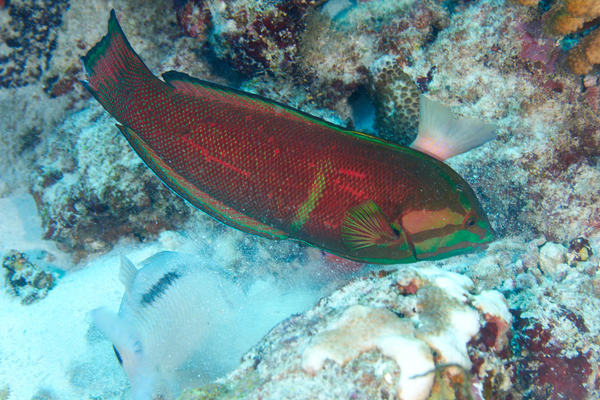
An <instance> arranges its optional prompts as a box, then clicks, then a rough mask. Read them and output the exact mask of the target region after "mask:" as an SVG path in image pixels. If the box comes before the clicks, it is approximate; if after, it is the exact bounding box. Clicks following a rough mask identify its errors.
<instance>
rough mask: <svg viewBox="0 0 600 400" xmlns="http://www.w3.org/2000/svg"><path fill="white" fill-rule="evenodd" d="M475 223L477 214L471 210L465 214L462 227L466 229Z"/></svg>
mask: <svg viewBox="0 0 600 400" xmlns="http://www.w3.org/2000/svg"><path fill="white" fill-rule="evenodd" d="M476 223H477V215H476V214H475V213H474V212H473V211H471V212H470V213H468V214H467V215H465V218H464V219H463V223H462V226H463V228H464V229H467V228H470V227H472V226H474V225H475V224H476Z"/></svg>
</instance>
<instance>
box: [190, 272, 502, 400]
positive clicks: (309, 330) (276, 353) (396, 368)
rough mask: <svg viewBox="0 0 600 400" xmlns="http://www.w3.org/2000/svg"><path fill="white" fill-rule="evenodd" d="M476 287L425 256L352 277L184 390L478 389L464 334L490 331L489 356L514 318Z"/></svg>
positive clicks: (354, 393)
mask: <svg viewBox="0 0 600 400" xmlns="http://www.w3.org/2000/svg"><path fill="white" fill-rule="evenodd" d="M472 289H473V284H472V282H471V280H470V279H469V278H467V277H465V276H462V275H459V274H455V273H452V272H445V271H442V270H440V269H439V268H436V267H433V266H432V265H431V264H429V266H424V267H423V268H420V269H419V268H414V267H406V268H402V269H401V270H399V271H396V272H386V271H382V272H381V273H378V274H373V276H371V277H369V278H363V279H357V280H355V281H353V282H351V283H349V284H348V285H346V286H345V287H343V288H341V289H340V290H338V291H336V292H334V293H333V294H332V295H330V296H328V297H326V298H324V299H322V300H321V301H320V303H319V304H318V305H317V306H316V307H315V308H313V309H312V310H311V311H308V312H306V313H304V314H303V315H299V316H294V317H291V318H290V319H288V320H286V321H284V322H283V323H281V324H280V325H278V326H277V327H276V328H274V329H273V330H272V331H271V332H270V333H269V334H268V335H267V336H266V337H265V338H264V339H263V340H262V341H261V342H259V343H258V344H257V345H256V346H255V347H254V349H253V350H251V351H250V352H249V353H248V354H247V355H246V356H244V359H243V363H242V366H241V367H240V368H238V370H237V371H235V372H233V373H232V374H231V375H229V377H228V378H227V379H225V380H224V381H219V382H218V383H216V384H213V385H208V386H206V387H204V388H200V389H197V390H192V391H189V392H187V393H186V394H184V395H183V396H182V397H181V399H186V400H188V399H200V398H204V397H203V396H205V395H209V396H211V398H246V399H254V398H294V399H316V398H323V399H324V398H350V397H352V398H403V399H426V398H428V397H429V393H430V391H431V389H432V388H433V387H434V383H435V385H436V386H435V390H436V391H449V392H450V393H455V391H456V393H457V394H459V395H461V394H462V395H463V396H464V395H466V394H467V393H470V391H471V390H475V391H477V390H479V389H477V384H476V382H477V379H475V377H472V376H471V375H470V374H469V373H468V372H466V373H465V371H469V370H470V369H471V367H472V362H471V359H470V357H469V352H470V351H471V350H470V346H471V344H469V343H471V342H473V341H472V339H474V338H479V337H480V335H481V334H482V332H486V340H487V341H486V343H487V345H488V346H489V347H488V351H487V353H486V354H487V355H488V356H489V357H490V358H495V357H496V356H495V355H494V354H495V352H500V351H502V349H504V348H505V347H506V346H507V345H508V339H507V335H508V334H509V331H510V326H511V322H512V317H511V315H510V314H509V312H508V307H507V304H506V301H505V300H504V298H503V296H502V295H501V294H500V293H499V292H495V291H484V292H481V293H479V294H471V293H470V292H469V291H468V290H472ZM473 343H475V342H473ZM490 362H491V361H490ZM417 366H418V367H417ZM436 366H437V367H439V369H438V370H436ZM415 368H418V369H415ZM415 374H417V375H418V376H419V378H418V379H412V378H415V377H414V375H415ZM486 374H487V372H485V371H483V372H482V375H481V376H480V377H479V378H478V379H484V378H485V376H486ZM471 379H474V380H473V381H471ZM440 385H441V386H443V388H440ZM465 390H468V391H469V392H465Z"/></svg>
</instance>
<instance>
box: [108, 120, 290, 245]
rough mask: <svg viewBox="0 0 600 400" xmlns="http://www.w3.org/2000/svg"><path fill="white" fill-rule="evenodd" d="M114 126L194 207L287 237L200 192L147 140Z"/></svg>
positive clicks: (275, 236) (236, 224)
mask: <svg viewBox="0 0 600 400" xmlns="http://www.w3.org/2000/svg"><path fill="white" fill-rule="evenodd" d="M117 127H118V128H119V130H120V131H121V133H122V134H123V136H125V138H126V139H127V141H128V142H129V144H130V145H131V147H132V148H133V150H134V151H135V152H136V153H137V154H138V155H139V156H140V157H141V158H142V160H143V161H144V163H145V164H146V165H147V166H148V168H150V169H151V170H152V172H154V173H155V174H156V176H158V178H159V179H160V180H161V181H163V183H164V184H165V185H167V187H168V188H169V189H171V190H172V191H174V192H175V193H176V194H177V195H178V196H180V197H181V198H182V199H184V200H186V201H187V202H189V203H190V204H191V205H193V206H194V207H196V208H198V209H200V210H202V211H204V212H205V213H207V214H208V215H210V216H211V217H213V218H214V219H216V220H217V221H219V222H222V223H224V224H225V225H229V226H231V227H233V228H236V229H239V230H241V231H243V232H247V233H251V234H253V235H258V236H262V237H264V238H268V239H287V238H288V235H287V234H286V233H285V232H283V231H280V230H278V229H275V228H273V227H270V226H268V225H265V224H263V223H262V222H259V221H256V220H255V219H252V218H250V217H248V216H246V215H244V214H242V213H240V212H238V211H236V210H234V209H233V208H231V207H228V206H226V205H225V204H223V203H221V202H220V201H218V200H216V199H214V198H213V197H211V196H209V195H208V194H206V193H204V192H202V191H201V190H199V189H198V188H196V187H195V186H194V185H193V184H192V183H190V182H189V181H187V180H186V179H185V178H184V177H183V176H181V175H180V174H179V173H177V172H176V171H175V170H173V169H172V168H171V167H169V166H168V165H167V164H166V163H165V162H164V161H163V160H162V159H161V158H160V157H159V156H158V155H157V154H156V153H155V152H154V150H152V149H151V148H150V146H148V144H147V143H146V142H144V141H143V140H142V138H140V137H139V135H138V134H137V133H135V132H134V131H133V129H131V128H128V127H126V126H123V125H119V124H117Z"/></svg>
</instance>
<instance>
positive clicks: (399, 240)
mask: <svg viewBox="0 0 600 400" xmlns="http://www.w3.org/2000/svg"><path fill="white" fill-rule="evenodd" d="M341 232H342V240H343V241H344V245H345V246H346V247H348V249H349V250H350V251H352V252H353V253H354V255H355V256H356V257H358V258H360V259H361V261H365V260H366V261H371V260H370V259H372V260H379V261H376V262H381V261H380V260H381V259H382V258H386V257H387V258H390V259H398V257H399V256H402V258H407V257H413V258H414V252H413V250H412V246H411V245H410V244H409V242H408V241H407V240H406V236H405V235H404V231H403V230H402V229H401V228H400V229H398V228H394V227H392V225H391V224H390V222H389V220H388V218H387V217H386V216H385V214H384V212H383V211H382V210H381V208H379V206H378V205H377V204H376V203H375V202H374V201H373V200H367V201H364V202H363V203H361V204H359V205H358V206H356V207H353V208H351V209H349V210H348V211H346V215H345V217H344V219H343V221H342V226H341Z"/></svg>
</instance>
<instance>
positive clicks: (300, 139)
mask: <svg viewBox="0 0 600 400" xmlns="http://www.w3.org/2000/svg"><path fill="white" fill-rule="evenodd" d="M82 61H83V65H84V68H85V72H86V74H87V78H88V79H87V81H83V82H82V83H83V85H84V86H85V87H86V88H87V90H89V91H90V93H91V94H92V95H93V96H94V97H95V98H96V99H97V100H98V101H99V102H100V103H101V104H102V106H103V107H104V108H105V109H106V110H107V111H108V112H109V113H110V114H111V115H112V116H113V117H114V118H115V119H116V120H117V121H118V122H119V123H120V124H118V125H117V126H118V128H119V129H120V131H121V132H122V134H123V135H124V136H125V138H126V139H127V141H128V142H129V144H130V145H131V147H132V148H133V149H134V150H135V152H136V153H137V154H138V155H139V156H140V157H141V158H142V159H143V160H144V162H145V163H146V164H147V165H148V167H149V168H151V169H152V171H154V173H156V175H157V176H158V177H159V178H160V179H161V180H162V181H163V182H164V183H165V185H167V186H168V187H169V188H171V189H172V190H173V191H175V192H176V193H177V194H178V195H179V196H181V197H182V198H184V199H185V200H187V201H188V202H189V203H191V204H192V205H194V206H195V207H197V208H199V209H201V210H203V211H205V212H206V213H208V214H209V215H211V216H212V217H214V218H216V219H217V220H219V221H221V222H223V223H225V224H227V225H230V226H232V227H234V228H237V229H240V230H242V231H244V232H248V233H252V234H255V235H259V236H262V237H266V238H271V239H287V238H291V239H295V240H298V241H300V242H303V243H307V244H309V245H312V246H315V247H318V248H320V249H323V250H325V251H327V252H330V253H333V254H335V255H338V256H341V257H344V258H348V259H351V260H355V261H361V262H371V263H382V264H396V263H408V262H415V261H418V260H424V259H440V258H445V257H449V256H453V255H457V254H463V253H466V252H469V251H473V250H476V249H479V248H482V247H484V246H485V245H486V244H487V243H489V242H490V241H492V240H493V233H492V229H491V227H490V224H489V221H488V218H487V216H486V214H485V212H484V211H483V209H482V207H481V205H480V203H479V201H478V200H477V197H476V195H475V193H474V192H473V190H472V189H471V187H470V186H469V184H468V183H467V182H466V181H465V180H464V179H463V178H462V177H460V176H459V175H458V174H457V173H456V172H455V171H454V170H452V169H451V168H450V167H449V166H447V165H446V164H444V163H443V162H442V161H440V160H438V159H436V157H437V158H440V159H442V158H448V157H451V156H452V155H454V154H457V153H460V152H463V151H466V150H468V148H472V147H475V146H478V145H480V144H482V143H484V142H485V141H487V140H489V139H490V138H493V137H494V134H493V131H494V126H493V125H490V124H485V123H483V122H481V121H478V120H475V119H469V118H462V119H457V118H456V117H455V116H454V115H453V114H452V113H451V112H450V111H449V110H448V109H446V108H445V107H443V106H442V105H440V104H438V103H435V102H433V101H431V100H428V99H426V98H425V97H424V96H423V97H422V98H421V110H420V126H419V136H418V137H417V139H416V141H415V143H413V145H412V148H410V147H403V146H399V145H396V144H393V143H390V142H387V141H385V140H382V139H379V138H376V137H373V136H370V135H367V134H364V133H360V132H355V131H350V130H347V129H344V128H342V127H340V126H336V125H333V124H331V123H328V122H326V121H323V120H321V119H319V118H316V117H313V116H311V115H309V114H306V113H303V112H301V111H298V110H295V109H293V108H290V107H287V106H285V105H283V104H279V103H277V102H275V101H271V100H268V99H265V98H262V97H259V96H256V95H252V94H248V93H244V92H241V91H238V90H234V89H231V88H228V87H225V86H221V85H217V84H214V83H210V82H206V81H202V80H199V79H195V78H192V77H190V76H188V75H185V74H182V73H179V72H174V71H170V72H167V73H165V74H163V75H162V78H163V80H164V81H163V80H160V79H158V78H157V77H155V76H154V75H153V74H152V73H151V72H150V70H149V69H148V68H147V67H146V66H145V65H144V63H143V62H142V60H141V59H140V58H139V56H138V55H137V54H136V53H135V52H134V51H133V49H132V48H131V45H130V44H129V42H128V41H127V39H126V37H125V35H124V34H123V31H122V30H121V27H120V26H119V23H118V22H117V19H116V16H115V13H114V11H112V12H111V15H110V19H109V22H108V33H107V34H106V36H105V37H104V38H102V40H101V41H100V42H98V43H97V44H96V45H95V46H94V47H93V48H92V49H91V50H90V51H89V52H88V53H87V54H86V55H85V56H84V57H83V58H82ZM448 138H450V139H448ZM440 143H442V144H441V145H440ZM417 149H418V150H417ZM426 153H428V154H426Z"/></svg>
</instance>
